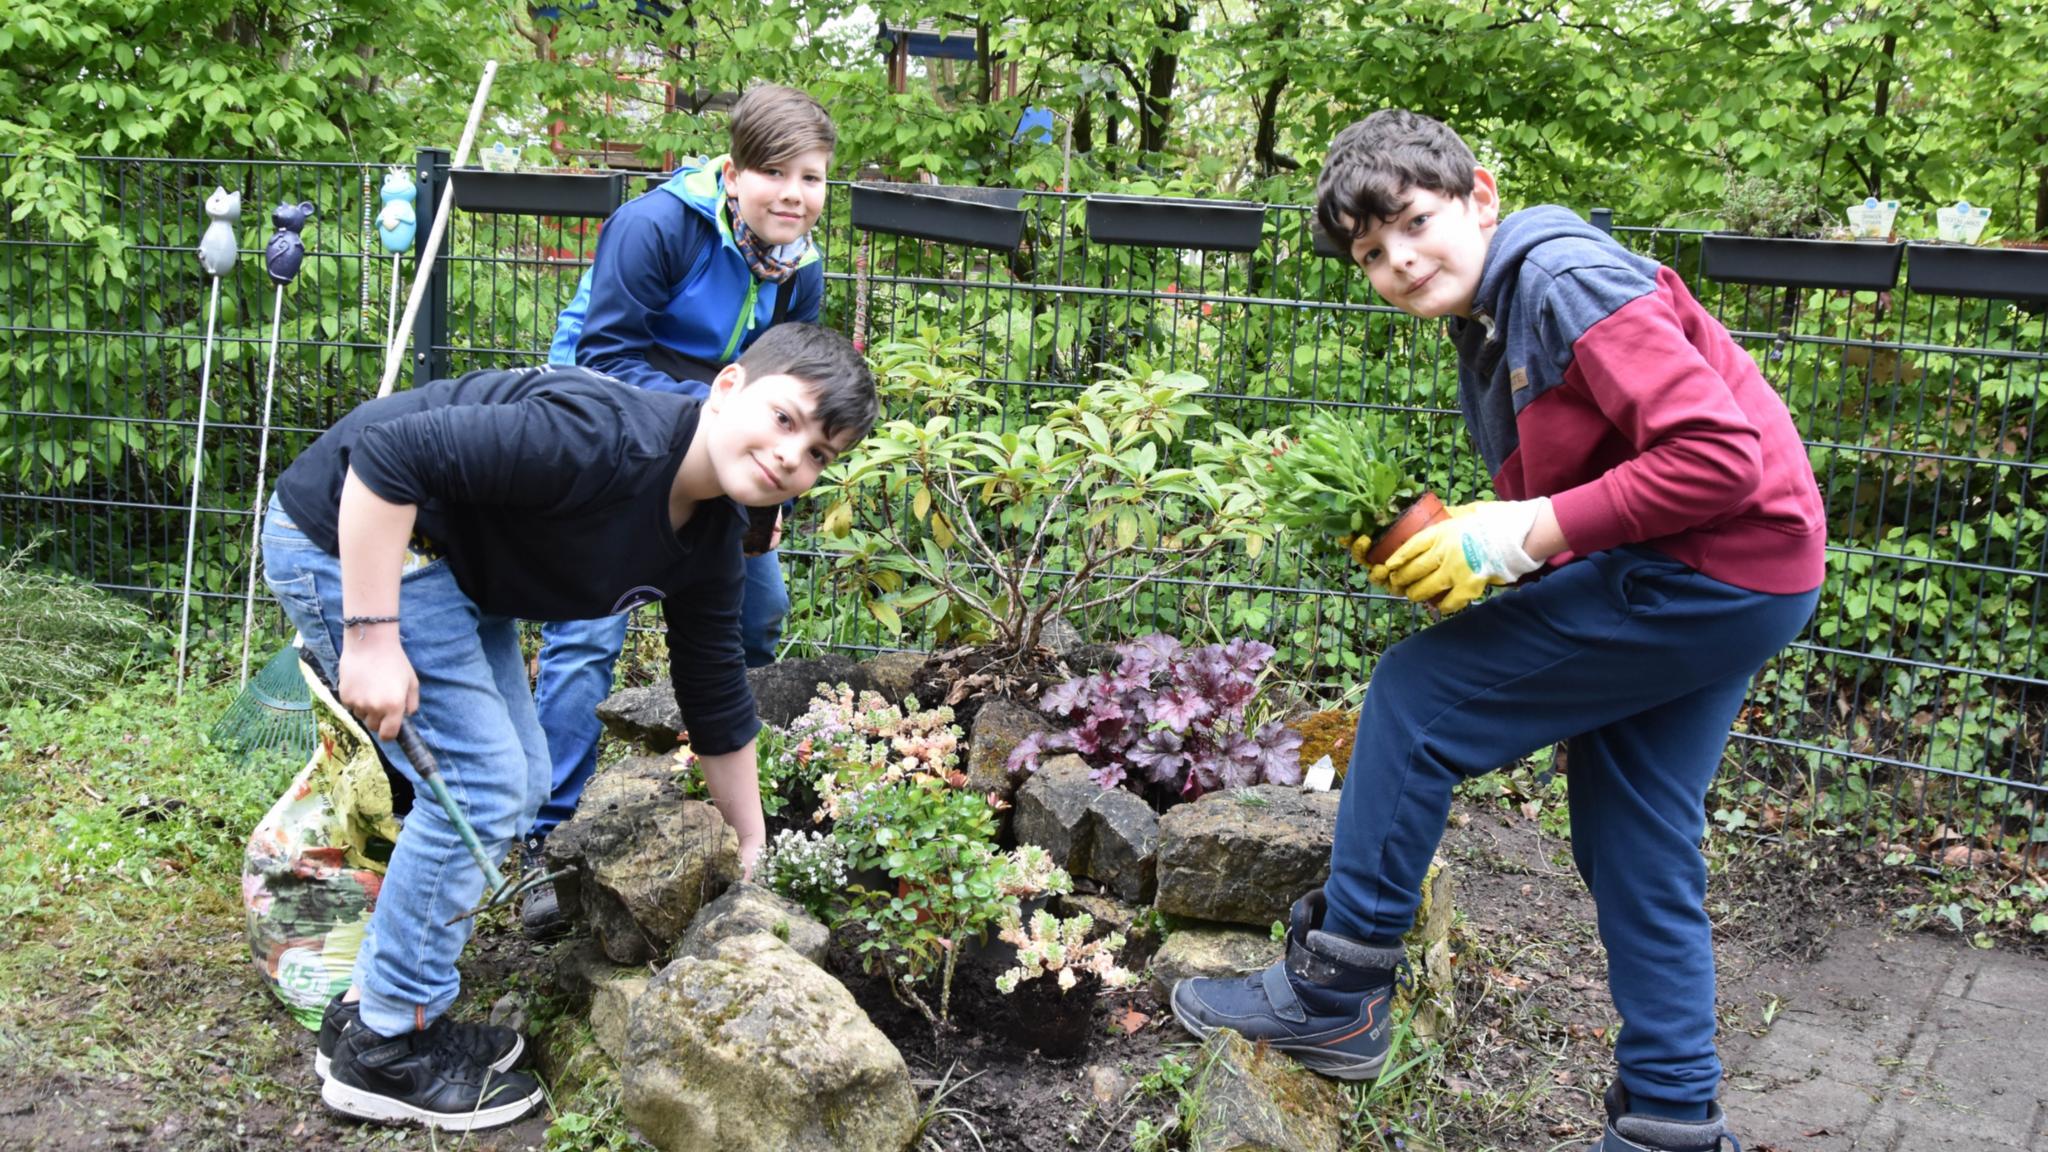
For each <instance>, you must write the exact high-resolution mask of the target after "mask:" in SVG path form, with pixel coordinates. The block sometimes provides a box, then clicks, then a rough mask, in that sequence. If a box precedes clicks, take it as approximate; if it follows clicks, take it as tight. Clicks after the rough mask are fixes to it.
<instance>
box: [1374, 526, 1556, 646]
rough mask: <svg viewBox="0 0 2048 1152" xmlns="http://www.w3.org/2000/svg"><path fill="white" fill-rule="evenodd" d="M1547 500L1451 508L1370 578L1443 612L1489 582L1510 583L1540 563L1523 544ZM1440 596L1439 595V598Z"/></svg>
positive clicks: (1470, 597) (1461, 604) (1463, 602)
mask: <svg viewBox="0 0 2048 1152" xmlns="http://www.w3.org/2000/svg"><path fill="white" fill-rule="evenodd" d="M1548 503H1549V501H1548V500H1547V499H1545V498H1540V497H1539V498H1538V499H1535V500H1512V501H1491V500H1485V501H1480V502H1477V503H1473V504H1463V505H1459V506H1458V507H1455V508H1452V509H1450V514H1451V518H1450V519H1449V520H1446V521H1444V522H1442V523H1440V524H1435V525H1431V526H1430V527H1428V528H1425V529H1423V530H1422V531H1420V532H1418V533H1416V534H1415V535H1414V537H1412V538H1411V539H1410V540H1409V541H1408V542H1407V543H1406V544H1403V545H1401V547H1400V548H1399V549H1398V550H1397V551H1396V552H1395V553H1394V554H1393V555H1392V556H1390V557H1388V558H1387V562H1386V563H1385V564H1382V565H1378V566H1377V567H1375V568H1374V569H1373V570H1372V572H1371V577H1372V579H1373V581H1374V582H1375V583H1384V584H1385V585H1386V586H1387V587H1389V588H1392V589H1393V590H1394V591H1396V592H1399V593H1400V594H1401V595H1403V596H1406V597H1408V598H1409V599H1410V600H1414V601H1417V602H1419V603H1424V604H1427V603H1429V602H1431V601H1436V606H1437V609H1438V610H1439V611H1441V612H1442V613H1443V614H1444V615H1446V616H1448V615H1450V614H1451V613H1453V612H1456V611H1458V610H1460V609H1462V608H1464V607H1465V606H1466V605H1467V604H1470V603H1471V602H1472V601H1474V600H1476V599H1478V598H1479V594H1480V593H1482V592H1484V591H1486V589H1487V587H1488V586H1489V585H1494V584H1512V583H1514V582H1515V581H1517V580H1519V579H1521V578H1522V577H1524V576H1526V575H1528V574H1529V573H1531V572H1534V571H1535V570H1536V569H1538V568H1541V567H1542V566H1543V562H1542V560H1540V559H1537V558H1535V557H1532V556H1530V555H1529V554H1528V553H1527V552H1525V551H1523V550H1522V544H1523V541H1525V540H1527V539H1528V537H1529V532H1530V529H1532V528H1534V527H1535V525H1536V520H1537V517H1538V515H1539V514H1540V513H1541V512H1542V511H1543V506H1544V505H1546V504H1548ZM1439 597H1441V599H1438V598H1439Z"/></svg>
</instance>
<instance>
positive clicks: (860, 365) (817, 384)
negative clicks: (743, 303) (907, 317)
mask: <svg viewBox="0 0 2048 1152" xmlns="http://www.w3.org/2000/svg"><path fill="white" fill-rule="evenodd" d="M738 363H739V366H740V367H742V368H744V369H746V370H747V379H749V380H758V379H760V378H761V377H763V376H794V377H796V378H797V379H798V380H801V381H803V382H804V383H805V384H807V385H809V386H810V390H811V399H813V400H814V401H816V402H817V405H818V410H817V416H818V423H819V424H821V425H823V426H824V429H825V435H826V436H827V437H828V438H836V437H838V436H839V434H840V433H842V432H851V433H853V436H852V437H851V438H852V439H853V440H859V439H861V438H862V437H864V436H866V435H867V434H868V432H869V430H870V429H872V428H874V426H875V420H876V418H877V416H878V415H879V410H880V403H879V401H878V400H877V399H876V396H875V376H874V373H873V372H872V371H870V370H869V369H868V362H867V361H866V360H865V359H863V358H862V356H861V354H860V351H859V350H858V349H856V348H855V347H854V346H853V341H851V340H848V339H847V338H846V337H845V336H842V335H840V334H839V333H837V332H834V331H832V330H831V329H830V328H826V327H823V326H822V325H818V324H806V323H804V322H802V321H799V320H791V321H785V322H784V323H781V324H777V325H776V326H775V327H773V328H770V329H768V330H767V331H766V332H763V333H761V337H760V339H758V340H756V341H754V342H753V343H752V344H750V345H748V346H747V350H746V351H745V352H743V353H741V354H740V358H739V361H738Z"/></svg>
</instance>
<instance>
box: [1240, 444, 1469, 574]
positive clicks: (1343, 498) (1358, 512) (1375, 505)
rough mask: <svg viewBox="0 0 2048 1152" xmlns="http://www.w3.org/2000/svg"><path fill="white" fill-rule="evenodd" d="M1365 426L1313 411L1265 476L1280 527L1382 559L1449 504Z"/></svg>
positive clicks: (1363, 559) (1355, 556) (1366, 560)
mask: <svg viewBox="0 0 2048 1152" xmlns="http://www.w3.org/2000/svg"><path fill="white" fill-rule="evenodd" d="M1360 432H1361V430H1360V429H1359V428H1358V427H1356V426H1355V424H1354V422H1352V421H1349V420H1346V419H1344V418H1343V417H1340V416H1337V415H1335V414H1333V413H1329V412H1318V413H1316V414H1315V415H1313V416H1311V417H1309V419H1308V421H1307V423H1305V424H1303V425H1301V427H1300V428H1299V429H1298V430H1297V432H1296V434H1295V436H1294V437H1293V442H1292V443H1291V444H1289V445H1288V446H1287V449H1286V451H1284V452H1282V453H1280V454H1279V455H1278V456H1275V457H1274V458H1273V461H1272V463H1271V465H1270V466H1269V467H1268V469H1267V471H1266V473H1265V475H1264V476H1263V477H1261V483H1262V485H1263V486H1264V487H1265V490H1266V516H1267V519H1268V520H1269V521H1270V522H1272V523H1273V524H1276V525H1278V526H1279V527H1282V528H1290V529H1299V530H1302V531H1307V532H1313V533H1316V534H1317V535H1319V536H1322V537H1323V538H1325V539H1328V540H1330V541H1331V542H1333V543H1335V544H1336V545H1337V546H1338V547H1339V548H1342V549H1344V550H1345V551H1347V552H1349V553H1350V554H1351V559H1352V561H1353V562H1354V563H1357V564H1363V565H1382V564H1384V563H1385V562H1386V560H1387V558H1388V557H1389V556H1391V555H1393V553H1394V550H1395V549H1396V548H1399V547H1400V546H1401V545H1402V544H1403V543H1405V542H1406V541H1407V540H1408V539H1409V538H1410V537H1412V536H1413V535H1414V534H1415V533H1417V532H1420V531H1421V530H1422V529H1423V528H1425V527H1428V526H1429V525H1431V524H1434V523H1437V522H1439V521H1441V520H1442V519H1443V518H1444V515H1445V513H1444V506H1443V503H1442V501H1440V500H1438V499H1437V498H1436V494H1435V493H1433V492H1425V491H1423V489H1422V487H1421V485H1419V484H1417V483H1416V482H1415V481H1414V480H1413V479H1412V472H1411V470H1410V469H1409V468H1408V467H1407V466H1406V463H1405V462H1404V461H1401V460H1399V459H1397V457H1396V456H1395V455H1394V452H1393V451H1392V446H1391V445H1390V444H1382V443H1374V442H1373V441H1371V440H1370V439H1368V438H1366V437H1365V436H1363V435H1361V434H1360ZM1375 579H1377V577H1376V578H1375Z"/></svg>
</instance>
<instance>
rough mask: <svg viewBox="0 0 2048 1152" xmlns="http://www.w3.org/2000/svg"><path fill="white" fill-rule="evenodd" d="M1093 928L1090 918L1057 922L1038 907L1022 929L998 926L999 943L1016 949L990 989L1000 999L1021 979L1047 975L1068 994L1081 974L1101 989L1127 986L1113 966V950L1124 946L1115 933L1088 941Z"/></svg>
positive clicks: (1127, 976)
mask: <svg viewBox="0 0 2048 1152" xmlns="http://www.w3.org/2000/svg"><path fill="white" fill-rule="evenodd" d="M1094 930H1095V917H1093V916H1090V915H1088V914H1087V913H1086V912H1077V913H1075V914H1074V915H1072V916H1069V917H1067V918H1066V919H1064V920H1062V919H1060V918H1058V917H1056V916H1054V915H1053V914H1052V913H1050V912H1047V911H1045V910H1043V909H1040V910H1039V911H1038V912H1036V913H1034V914H1033V915H1032V917H1031V922H1030V923H1029V924H1028V925H1027V924H1024V923H1021V922H1020V921H1019V920H1018V919H1017V918H1016V917H1014V916H1013V917H1012V918H1011V919H1010V920H1009V922H1008V923H1006V924H1004V925H1003V930H1002V932H1001V939H1002V940H1003V941H1004V942H1006V943H1009V944H1014V945H1016V947H1017V963H1016V965H1015V966H1013V967H1011V968H1010V969H1009V970H1008V971H1006V972H1004V973H1003V974H1002V975H1000V976H998V977H996V989H997V990H998V991H1000V992H1002V993H1004V994H1005V995H1008V994H1009V993H1011V992H1015V991H1016V990H1017V986H1018V985H1019V984H1022V983H1023V982H1024V981H1026V980H1036V979H1038V978H1039V977H1041V976H1051V977H1052V978H1053V979H1054V981H1056V982H1057V983H1058V984H1059V986H1060V991H1062V992H1071V991H1073V989H1074V986H1075V985H1076V984H1078V983H1080V978H1081V977H1082V976H1084V975H1093V976H1095V977H1096V978H1098V979H1099V980H1101V981H1102V986H1103V987H1104V988H1122V987H1124V986H1126V985H1128V984H1130V983H1131V981H1132V979H1133V977H1132V975H1131V973H1130V972H1129V971H1128V970H1126V969H1124V968H1120V967H1118V966H1117V962H1116V952H1117V949H1119V948H1122V947H1123V946H1124V937H1123V933H1121V932H1112V933H1110V934H1109V935H1108V936H1105V937H1103V938H1102V939H1100V940H1090V939H1088V933H1090V932H1092V931H1094Z"/></svg>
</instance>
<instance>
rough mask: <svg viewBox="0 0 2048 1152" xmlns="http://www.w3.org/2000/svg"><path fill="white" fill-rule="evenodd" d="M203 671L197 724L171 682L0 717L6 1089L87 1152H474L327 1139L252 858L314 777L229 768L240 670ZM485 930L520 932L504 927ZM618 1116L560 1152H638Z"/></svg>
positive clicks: (197, 685)
mask: <svg viewBox="0 0 2048 1152" xmlns="http://www.w3.org/2000/svg"><path fill="white" fill-rule="evenodd" d="M209 657H211V659H209ZM194 667H195V670H207V669H221V668H225V669H228V673H227V676H226V679H225V680H224V681H223V682H217V683H214V684H211V685H208V684H206V683H204V682H203V679H202V678H201V676H199V675H198V674H196V671H195V676H194V678H193V679H192V680H189V681H188V682H187V685H186V691H185V696H184V700H183V701H182V703H180V702H177V701H176V700H174V698H173V696H174V692H173V686H172V683H171V676H172V671H171V669H170V668H169V667H168V666H165V665H162V664H161V663H160V665H159V666H158V667H156V668H152V669H144V670H142V671H140V672H138V673H137V674H135V675H133V676H132V677H131V678H129V679H127V680H125V681H122V682H117V683H114V684H111V685H109V686H108V687H107V691H106V694H105V695H104V696H102V697H101V698H100V699H98V700H96V701H93V702H91V703H89V704H61V705H60V704H44V703H38V702H27V703H20V704H17V705H15V706H13V707H11V708H7V709H4V710H0V1085H5V1086H11V1087H12V1089H13V1090H14V1091H15V1092H17V1093H18V1092H23V1091H27V1092H28V1093H30V1094H31V1095H32V1096H33V1097H35V1098H38V1099H41V1100H43V1101H45V1102H48V1101H52V1100H56V1101H59V1103H58V1104H57V1105H56V1106H58V1107H61V1108H63V1109H66V1111H64V1112H62V1113H61V1117H60V1119H59V1120H58V1121H56V1123H58V1124H59V1125H61V1127H63V1128H64V1129H66V1130H69V1131H71V1132H72V1133H73V1134H74V1135H75V1136H76V1137H77V1138H78V1140H79V1141H80V1143H79V1144H78V1145H77V1146H79V1147H87V1146H90V1143H89V1142H90V1141H91V1140H92V1139H93V1137H92V1136H91V1135H90V1134H89V1133H90V1131H91V1130H95V1129H100V1128H102V1127H103V1126H104V1127H105V1131H106V1132H107V1133H109V1134H125V1135H128V1136H129V1137H130V1138H139V1139H140V1142H141V1146H145V1147H166V1148H178V1149H180V1150H181V1152H209V1150H212V1149H221V1150H226V1149H240V1148H246V1147H254V1146H266V1147H282V1146H285V1143H286V1141H287V1139H288V1138H289V1137H290V1135H291V1133H293V1132H294V1131H295V1130H297V1131H299V1132H300V1133H301V1136H300V1137H299V1139H300V1140H301V1141H310V1142H311V1143H310V1144H308V1145H306V1146H320V1147H343V1148H372V1147H374V1148H392V1147H403V1148H437V1149H451V1148H458V1147H465V1146H466V1147H476V1146H477V1145H476V1143H475V1142H473V1141H470V1142H465V1141H459V1140H455V1139H451V1138H450V1137H448V1136H445V1135H444V1136H440V1137H438V1138H433V1137H430V1136H428V1135H427V1134H425V1133H421V1132H412V1133H401V1132H396V1131H393V1130H389V1129H383V1128H377V1127H374V1126H357V1125H346V1124H336V1123H331V1122H328V1121H327V1120H326V1119H325V1116H324V1114H323V1112H322V1109H321V1105H320V1102H319V1096H318V1091H317V1085H316V1084H315V1083H314V1082H313V1081H312V1079H311V1076H310V1070H309V1069H308V1068H307V1060H308V1056H307V1039H308V1038H307V1034H306V1033H305V1031H304V1030H303V1029H301V1028H300V1027H299V1026H298V1025H297V1024H295V1023H293V1022H292V1021H291V1020H290V1019H289V1018H288V1017H287V1016H286V1014H285V1012H284V1010H283V1008H282V1006H281V1005H279V1004H278V1003H277V1002H276V1001H275V1000H274V998H273V997H272V996H271V994H270V993H269V991H268V990H267V989H266V988H265V986H264V984H263V981H262V979H261V978H260V976H259V975H258V974H257V973H256V972H255V970H254V969H253V966H252V963H251V961H250V958H249V951H248V943H247V937H246V935H245V933H244V928H243V911H242V902H241V867H242V851H243V846H244V844H245V842H246V840H247V837H248V835H249V833H250V831H251V830H252V829H253V828H254V827H255V826H256V823H257V821H258V820H260V819H261V818H262V816H263V814H264V813H265V812H266V811H267V810H268V808H269V806H270V805H271V803H272V802H273V801H274V800H275V799H276V798H277V796H278V795H279V794H280V793H281V792H282V791H283V789H284V786H285V784H286V783H287V782H289V780H290V779H291V777H292V775H293V773H294V772H295V771H296V769H297V768H299V767H302V766H303V765H302V764H294V763H290V762H288V761H284V760H281V759H278V758H276V757H272V758H271V759H269V760H267V761H264V760H256V761H251V762H248V763H244V762H242V761H240V760H238V759H237V758H236V757H234V756H232V755H230V754H228V753H226V752H223V751H221V750H219V749H216V748H214V747H212V746H211V745H210V744H209V742H208V740H207V736H206V733H207V730H208V729H209V728H210V727H211V726H212V724H213V722H214V721H215V720H216V719H218V718H219V716H220V715H221V714H222V713H223V712H225V711H226V710H227V708H228V706H229V704H230V702H232V701H233V699H234V698H235V695H236V693H237V686H236V685H235V683H234V680H233V675H232V669H233V667H234V663H233V662H232V661H231V659H230V658H229V656H228V655H226V654H222V653H204V652H202V653H200V654H199V659H197V660H196V661H195V664H194ZM481 930H482V931H486V932H499V933H503V932H507V931H514V932H516V928H513V927H510V926H509V919H508V914H506V913H494V914H493V918H492V922H491V923H489V924H487V925H485V926H483V928H482V929H481ZM511 981H512V983H517V982H519V977H518V976H514V977H512V978H511ZM504 990H505V989H504V988H500V987H489V988H485V987H474V986H473V987H472V988H471V989H470V994H471V995H470V999H472V1000H473V1001H475V1002H477V1003H480V1004H486V1005H487V1004H489V1003H490V1002H491V1001H492V1000H493V999H495V998H496V996H497V995H499V994H500V993H501V992H502V991H504ZM529 999H534V998H533V997H531V996H529ZM542 1003H543V1004H545V1002H544V1001H543V1002H542ZM535 1016H536V1022H535V1023H536V1030H538V1028H539V1027H541V1026H544V1025H546V1024H547V1023H549V1022H550V1021H547V1020H545V1019H541V1016H542V1012H541V1011H536V1012H535ZM615 1096H616V1089H615V1087H614V1088H613V1089H612V1101H611V1103H610V1104H609V1106H607V1102H606V1100H605V1099H604V1098H603V1097H602V1096H601V1095H597V1094H596V1093H595V1092H593V1093H590V1094H584V1095H579V1096H578V1097H577V1098H576V1099H575V1101H574V1107H577V1108H581V1109H583V1111H582V1113H581V1116H580V1119H578V1120H572V1121H571V1122H570V1124H569V1125H567V1126H565V1127H564V1129H563V1130H562V1131H561V1132H560V1133H559V1135H557V1134H555V1133H551V1134H550V1137H549V1140H548V1147H549V1149H550V1150H551V1152H579V1150H587V1152H599V1150H606V1149H615V1148H626V1147H629V1146H630V1145H629V1144H628V1143H627V1142H626V1140H627V1137H626V1136H625V1126H624V1122H623V1120H622V1119H620V1118H619V1117H618V1116H617V1109H616V1103H615ZM46 1106H49V1105H48V1104H47V1103H46V1104H42V1105H39V1109H40V1108H42V1107H46ZM35 1119H36V1120H37V1121H38V1122H40V1121H42V1120H43V1112H42V1111H40V1110H39V1111H38V1112H37V1113H36V1114H35ZM4 1130H5V1129H4V1122H0V1131H4ZM251 1141H254V1142H255V1143H253V1144H252V1143H251ZM72 1146H73V1145H70V1144H66V1145H63V1147H66V1148H69V1147H72Z"/></svg>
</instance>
